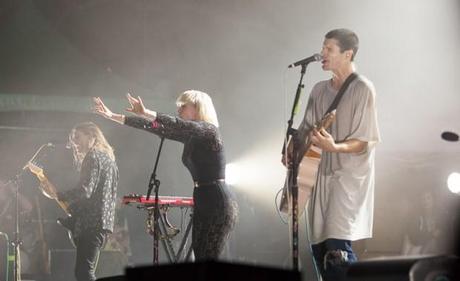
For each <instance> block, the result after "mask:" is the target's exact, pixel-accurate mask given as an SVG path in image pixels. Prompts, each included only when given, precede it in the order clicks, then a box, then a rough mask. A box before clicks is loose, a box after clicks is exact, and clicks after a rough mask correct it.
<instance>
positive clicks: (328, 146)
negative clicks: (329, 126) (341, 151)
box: [311, 128, 337, 152]
mask: <svg viewBox="0 0 460 281" xmlns="http://www.w3.org/2000/svg"><path fill="white" fill-rule="evenodd" d="M311 141H312V143H313V144H314V145H315V146H317V147H319V148H321V149H322V150H323V151H327V152H336V151H337V149H336V143H335V140H334V138H333V137H332V136H331V134H329V133H328V132H327V131H326V130H325V129H324V128H321V129H319V130H318V129H313V130H312V135H311Z"/></svg>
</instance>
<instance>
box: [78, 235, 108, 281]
mask: <svg viewBox="0 0 460 281" xmlns="http://www.w3.org/2000/svg"><path fill="white" fill-rule="evenodd" d="M105 238H106V234H105V232H101V231H84V232H82V233H81V234H80V235H79V237H78V239H77V241H75V242H76V246H77V257H76V260H75V277H76V278H77V280H78V281H94V280H96V275H95V273H96V267H97V262H98V259H99V254H100V252H101V248H102V246H103V245H104V241H105Z"/></svg>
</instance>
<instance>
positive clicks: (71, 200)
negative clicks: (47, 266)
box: [48, 122, 118, 281]
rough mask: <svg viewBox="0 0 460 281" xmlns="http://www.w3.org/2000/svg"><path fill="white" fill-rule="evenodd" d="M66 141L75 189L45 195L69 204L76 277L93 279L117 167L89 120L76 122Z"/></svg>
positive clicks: (107, 229)
mask: <svg viewBox="0 0 460 281" xmlns="http://www.w3.org/2000/svg"><path fill="white" fill-rule="evenodd" d="M69 144H70V146H71V148H72V151H73V155H74V160H75V165H76V167H77V169H78V170H79V171H80V181H79V183H78V184H77V185H76V187H75V188H74V189H71V190H68V191H65V192H57V193H54V194H53V193H52V194H48V195H49V196H50V197H51V198H54V199H57V200H58V201H60V202H67V203H68V205H69V210H70V214H71V215H72V217H71V218H70V219H67V220H66V221H65V223H66V226H67V227H69V228H71V229H72V234H73V240H74V243H75V246H76V263H75V277H76V278H77V280H78V281H94V280H96V276H95V272H96V267H97V262H98V259H99V254H100V250H101V248H102V247H103V245H104V242H105V240H106V238H107V235H108V234H109V233H111V232H112V231H113V227H114V220H115V203H116V193H117V184H118V168H117V164H116V162H115V156H114V153H113V149H112V147H111V146H110V144H109V143H108V142H107V140H106V138H105V137H104V135H103V133H102V131H101V130H100V129H99V127H98V126H96V125H95V124H94V123H92V122H85V123H80V124H77V125H76V126H75V127H74V128H73V129H72V131H71V133H70V135H69Z"/></svg>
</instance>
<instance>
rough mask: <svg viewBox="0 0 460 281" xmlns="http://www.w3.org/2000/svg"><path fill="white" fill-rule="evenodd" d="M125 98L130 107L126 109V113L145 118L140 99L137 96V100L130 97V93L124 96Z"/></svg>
mask: <svg viewBox="0 0 460 281" xmlns="http://www.w3.org/2000/svg"><path fill="white" fill-rule="evenodd" d="M126 98H127V99H128V102H129V105H130V106H131V107H128V108H126V111H129V112H132V113H134V114H136V115H139V116H143V117H144V116H145V115H146V114H145V113H146V111H147V110H146V108H145V106H144V103H143V102H142V99H141V97H139V96H137V99H136V98H134V97H133V96H131V94H130V93H127V94H126Z"/></svg>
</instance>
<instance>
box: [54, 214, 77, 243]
mask: <svg viewBox="0 0 460 281" xmlns="http://www.w3.org/2000/svg"><path fill="white" fill-rule="evenodd" d="M57 223H58V224H59V225H60V226H62V227H64V228H65V230H66V231H67V236H68V237H69V240H70V243H71V244H72V246H74V247H75V248H76V243H75V239H74V235H73V232H74V229H75V218H74V217H72V216H67V217H65V218H58V219H57Z"/></svg>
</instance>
